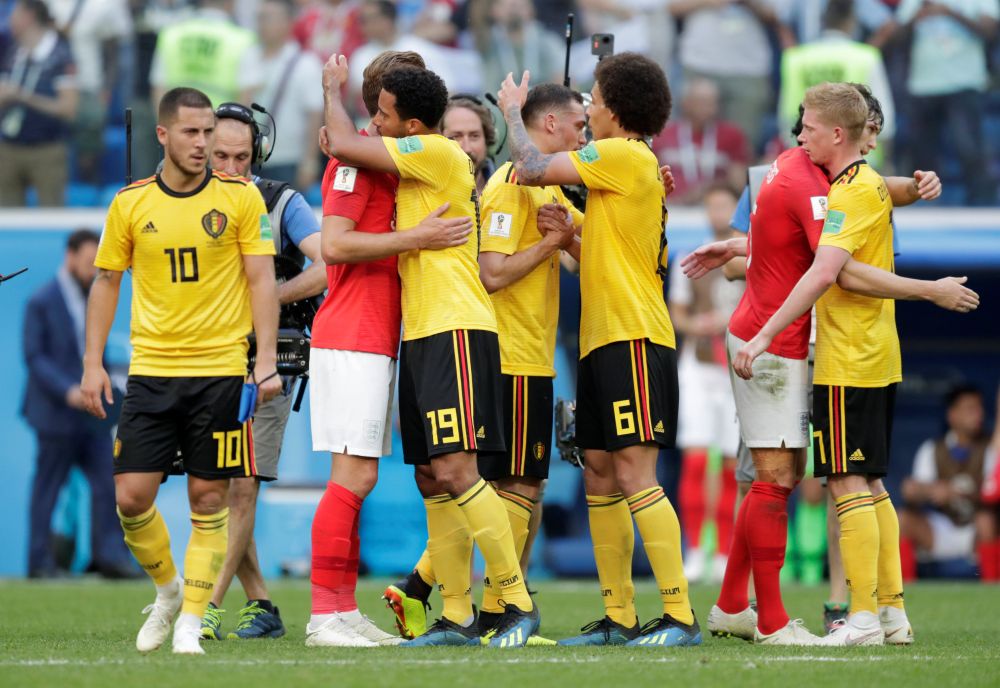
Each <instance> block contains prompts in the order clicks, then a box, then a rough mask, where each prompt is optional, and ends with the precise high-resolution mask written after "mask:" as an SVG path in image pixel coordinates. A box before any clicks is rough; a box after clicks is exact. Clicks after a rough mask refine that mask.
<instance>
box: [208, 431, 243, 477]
mask: <svg viewBox="0 0 1000 688" xmlns="http://www.w3.org/2000/svg"><path fill="white" fill-rule="evenodd" d="M212 439H214V440H215V442H216V444H217V445H218V448H219V454H218V460H217V462H216V467H217V468H236V467H237V466H242V465H243V430H242V428H240V429H237V430H230V431H229V432H213V433H212Z"/></svg>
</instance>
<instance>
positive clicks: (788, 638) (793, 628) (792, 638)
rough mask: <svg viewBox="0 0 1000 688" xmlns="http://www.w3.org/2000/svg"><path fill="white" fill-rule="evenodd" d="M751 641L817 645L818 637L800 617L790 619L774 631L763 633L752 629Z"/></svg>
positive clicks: (768, 643)
mask: <svg viewBox="0 0 1000 688" xmlns="http://www.w3.org/2000/svg"><path fill="white" fill-rule="evenodd" d="M753 641H754V642H755V643H756V644H758V645H797V646H802V647H805V646H809V645H818V644H819V641H820V638H819V637H818V636H815V635H813V634H812V633H810V632H809V629H808V628H806V626H805V623H804V622H803V621H802V619H792V620H791V621H789V622H788V623H787V624H785V625H784V626H782V627H781V628H779V629H778V630H776V631H775V632H774V633H769V634H768V635H764V634H763V633H761V632H760V631H759V630H755V631H754V637H753Z"/></svg>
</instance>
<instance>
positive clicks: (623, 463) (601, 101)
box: [500, 53, 701, 647]
mask: <svg viewBox="0 0 1000 688" xmlns="http://www.w3.org/2000/svg"><path fill="white" fill-rule="evenodd" d="M594 77H595V80H596V83H595V85H594V89H593V94H592V95H593V101H592V103H591V105H590V107H589V108H588V113H587V114H588V115H589V117H590V128H591V130H592V132H593V135H594V142H593V143H591V144H589V145H587V146H585V147H584V148H582V149H580V150H579V151H573V152H570V153H543V152H541V151H539V149H538V147H537V146H536V145H535V144H534V143H533V142H532V140H531V137H530V136H529V134H528V132H527V129H526V128H525V124H524V120H523V115H522V107H523V104H524V102H525V98H526V96H527V92H528V74H527V73H525V75H524V77H523V78H522V79H521V83H520V85H517V84H515V83H514V80H513V77H512V76H508V77H507V79H506V80H505V81H504V84H503V86H502V87H501V90H500V99H501V100H500V105H501V109H502V110H503V113H504V117H505V118H506V120H507V123H508V126H509V129H510V141H511V155H512V159H513V161H514V168H515V170H516V172H517V177H518V181H519V182H520V183H521V184H528V185H535V186H547V185H552V184H585V185H586V186H587V188H588V196H587V206H586V209H585V214H584V224H583V236H582V244H581V256H580V292H581V306H582V309H581V316H580V364H579V372H578V375H577V384H578V387H577V418H576V423H577V424H576V427H577V444H579V445H580V446H581V447H582V448H583V449H584V456H585V458H584V463H585V468H584V485H585V487H586V490H587V502H588V506H589V514H590V533H591V539H592V540H593V543H594V556H595V558H596V561H597V571H598V576H599V578H600V581H601V588H602V591H601V592H602V597H603V600H604V606H605V616H604V617H603V618H602V619H600V620H598V621H595V622H594V623H593V624H590V625H589V626H585V627H584V629H583V634H582V635H580V636H577V637H574V638H569V639H567V640H564V641H562V643H563V644H567V645H606V644H624V643H631V644H634V645H639V646H642V647H664V646H676V645H696V644H699V643H701V631H700V629H699V627H698V623H697V621H696V620H695V618H694V612H693V611H692V610H691V606H690V603H689V601H688V593H687V581H686V580H685V578H684V570H683V564H682V563H681V549H680V548H681V539H680V526H679V524H678V522H677V515H676V514H675V513H674V510H673V507H672V506H671V505H670V502H669V501H668V500H667V498H666V496H665V495H664V494H663V490H662V488H661V487H660V486H659V485H658V484H657V482H656V459H657V455H658V454H659V447H660V446H671V445H672V444H673V443H674V438H675V435H676V430H677V353H676V350H675V342H674V331H673V327H672V326H671V323H670V316H669V315H668V314H667V306H666V303H665V302H664V300H663V282H662V279H661V277H660V274H659V273H660V272H661V270H660V267H661V265H662V264H663V259H664V256H662V255H661V254H662V253H663V252H664V251H665V249H666V237H665V234H664V231H665V226H664V224H665V220H666V212H665V205H664V198H665V196H664V194H665V191H664V187H663V179H662V176H661V173H660V169H659V166H658V165H657V161H656V156H655V155H653V152H652V151H651V150H650V148H649V145H648V143H647V142H646V140H647V139H648V138H649V137H651V136H653V135H655V134H657V133H658V132H659V131H660V130H661V129H662V128H663V125H664V123H665V122H666V121H667V117H668V115H669V113H670V88H669V86H668V85H667V79H666V77H665V76H664V74H663V70H662V69H660V67H659V66H658V65H657V64H656V63H655V62H653V61H651V60H649V59H648V58H646V57H644V56H641V55H638V54H636V53H622V54H620V55H615V56H613V57H609V58H606V59H604V60H602V61H601V62H600V63H599V64H598V66H597V69H596V71H595V73H594ZM633 519H634V520H635V523H636V525H637V526H638V527H639V532H640V534H641V535H642V540H643V544H644V546H645V549H646V553H647V555H648V557H649V561H650V563H651V564H652V568H653V573H654V575H655V576H656V581H657V585H658V587H659V590H660V596H661V599H662V603H663V608H662V614H661V615H658V616H657V618H655V619H653V620H652V621H651V622H650V623H649V624H647V625H646V626H645V627H644V628H643V629H642V631H640V628H639V622H638V618H637V616H636V611H635V605H634V602H633V597H634V586H633V585H632V575H631V562H632V549H633V539H632V538H633V536H632V533H633V530H632V528H633V526H632V520H633Z"/></svg>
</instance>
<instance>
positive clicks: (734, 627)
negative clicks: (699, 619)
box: [706, 605, 757, 640]
mask: <svg viewBox="0 0 1000 688" xmlns="http://www.w3.org/2000/svg"><path fill="white" fill-rule="evenodd" d="M706 625H707V627H708V630H709V631H710V632H711V633H712V635H714V636H721V637H723V638H742V639H743V640H753V639H754V634H755V633H756V632H757V612H755V611H754V609H753V607H747V608H746V609H744V610H743V611H741V612H739V613H737V614H727V613H726V612H724V611H722V610H721V609H719V606H718V605H712V609H711V610H709V612H708V619H707V621H706Z"/></svg>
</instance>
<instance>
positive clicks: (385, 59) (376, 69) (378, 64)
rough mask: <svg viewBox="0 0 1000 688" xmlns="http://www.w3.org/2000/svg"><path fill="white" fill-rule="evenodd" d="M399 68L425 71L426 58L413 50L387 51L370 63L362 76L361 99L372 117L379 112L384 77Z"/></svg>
mask: <svg viewBox="0 0 1000 688" xmlns="http://www.w3.org/2000/svg"><path fill="white" fill-rule="evenodd" d="M397 67H419V68H420V69H425V65H424V58H422V57H421V56H420V55H419V54H418V53H415V52H413V51H412V50H404V51H399V50H386V51H385V52H383V53H379V54H378V55H376V56H375V59H374V60H372V61H371V62H370V63H368V66H367V67H365V71H364V73H363V75H362V79H363V81H362V84H361V99H362V100H364V101H365V109H367V110H368V114H369V115H370V116H371V117H374V116H375V113H376V112H378V96H379V94H380V93H381V92H382V77H383V76H385V75H386V73H387V72H390V71H392V70H393V69H396V68H397Z"/></svg>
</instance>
